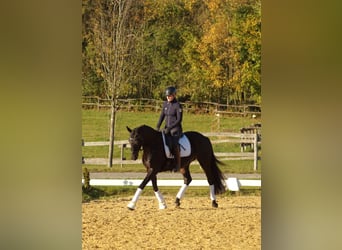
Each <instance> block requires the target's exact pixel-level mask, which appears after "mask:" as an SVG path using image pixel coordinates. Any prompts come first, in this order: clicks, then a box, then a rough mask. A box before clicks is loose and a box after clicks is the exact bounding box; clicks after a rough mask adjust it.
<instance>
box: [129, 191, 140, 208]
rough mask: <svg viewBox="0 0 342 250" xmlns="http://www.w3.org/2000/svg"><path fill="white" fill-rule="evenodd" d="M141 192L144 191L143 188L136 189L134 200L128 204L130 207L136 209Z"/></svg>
mask: <svg viewBox="0 0 342 250" xmlns="http://www.w3.org/2000/svg"><path fill="white" fill-rule="evenodd" d="M141 193H142V189H141V188H138V189H137V191H135V194H134V196H133V198H132V200H131V201H130V203H128V205H127V207H128V208H130V209H134V208H135V204H136V203H137V201H138V199H139V197H140V195H141Z"/></svg>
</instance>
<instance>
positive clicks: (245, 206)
mask: <svg viewBox="0 0 342 250" xmlns="http://www.w3.org/2000/svg"><path fill="white" fill-rule="evenodd" d="M130 199H131V197H127V198H113V199H111V200H99V201H91V202H89V203H83V204H82V249H132V250H135V249H177V250H178V249H244V250H245V249H261V197H260V196H232V197H218V199H217V201H218V204H219V207H218V208H216V209H215V208H212V207H211V201H210V199H209V198H207V197H186V196H185V197H184V199H183V200H181V208H175V207H174V204H173V202H174V199H175V197H173V196H172V197H171V196H165V200H166V203H167V205H168V208H167V209H165V210H159V208H158V202H157V199H156V198H155V197H154V196H141V197H140V199H139V201H138V203H137V206H136V209H135V210H134V211H130V210H128V209H127V204H128V202H129V201H130Z"/></svg>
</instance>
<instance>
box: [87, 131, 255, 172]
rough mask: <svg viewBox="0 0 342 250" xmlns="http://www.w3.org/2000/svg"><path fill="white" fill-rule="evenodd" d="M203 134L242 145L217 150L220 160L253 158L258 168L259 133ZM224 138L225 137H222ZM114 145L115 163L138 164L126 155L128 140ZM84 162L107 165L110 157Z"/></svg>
mask: <svg viewBox="0 0 342 250" xmlns="http://www.w3.org/2000/svg"><path fill="white" fill-rule="evenodd" d="M203 135H205V136H208V137H217V138H219V139H217V140H211V143H212V144H217V143H239V144H240V145H241V152H239V153H235V152H215V155H216V156H217V157H220V160H253V161H254V164H253V169H254V171H256V170H257V169H258V159H259V158H258V143H260V140H259V138H260V137H259V136H258V134H257V133H253V134H244V133H241V134H240V133H225V132H221V133H203ZM220 138H224V139H220ZM106 145H109V142H108V141H103V142H84V141H83V140H82V146H88V147H89V146H92V147H94V146H106ZM114 145H117V146H118V147H119V148H120V150H121V159H113V164H120V165H121V167H122V166H123V165H125V164H136V163H137V162H136V161H132V160H126V157H125V149H126V148H127V147H130V144H129V142H128V140H122V141H114ZM246 145H250V146H251V148H253V152H245V149H243V148H242V147H246ZM82 163H83V164H91V165H106V164H107V163H108V158H83V157H82ZM192 164H199V163H198V162H197V161H194V162H192Z"/></svg>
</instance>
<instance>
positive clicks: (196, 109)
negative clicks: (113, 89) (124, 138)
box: [82, 96, 261, 117]
mask: <svg viewBox="0 0 342 250" xmlns="http://www.w3.org/2000/svg"><path fill="white" fill-rule="evenodd" d="M162 103H163V101H162V100H155V99H148V98H139V99H118V100H117V104H118V110H122V111H153V112H159V111H160V109H161V107H162ZM181 104H182V106H183V110H184V112H188V113H195V114H204V113H206V114H216V115H222V116H243V117H247V116H255V117H260V116H261V106H260V105H248V104H245V105H227V104H219V103H214V102H181ZM110 107H111V102H110V100H108V99H102V98H100V97H97V96H83V97H82V108H90V109H97V110H100V109H109V108H110Z"/></svg>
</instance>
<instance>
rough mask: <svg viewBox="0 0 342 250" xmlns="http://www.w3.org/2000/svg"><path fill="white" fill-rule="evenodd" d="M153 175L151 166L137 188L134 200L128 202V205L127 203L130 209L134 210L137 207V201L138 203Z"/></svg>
mask: <svg viewBox="0 0 342 250" xmlns="http://www.w3.org/2000/svg"><path fill="white" fill-rule="evenodd" d="M152 176H153V169H152V168H150V169H149V170H148V171H147V174H146V176H145V178H144V180H143V181H142V182H141V184H140V185H139V187H138V188H137V191H135V194H134V196H133V198H132V200H131V201H130V202H129V203H128V205H127V207H128V209H130V210H134V209H135V206H136V203H137V201H138V199H139V197H140V195H141V193H142V191H143V190H144V188H145V186H146V185H147V183H148V182H149V181H150V179H151V177H152ZM154 176H155V174H154Z"/></svg>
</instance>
